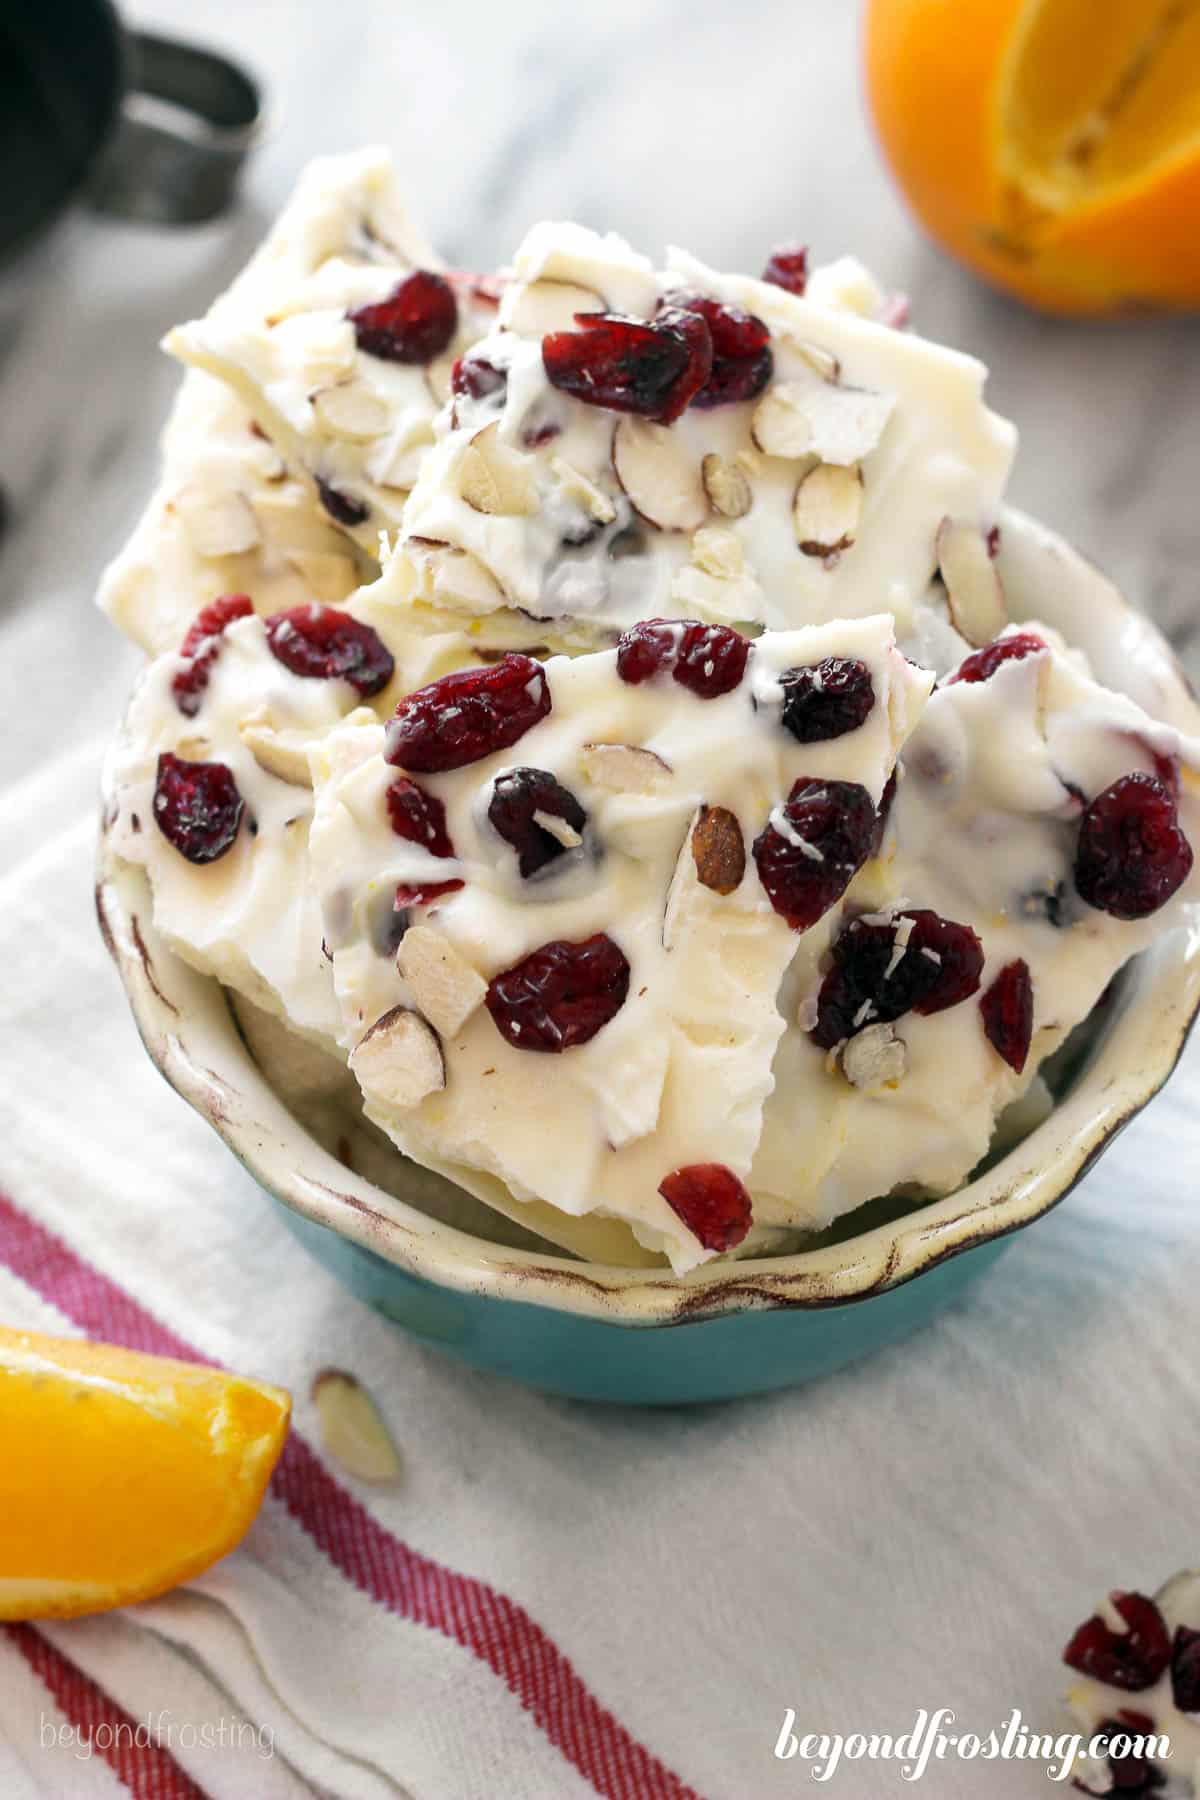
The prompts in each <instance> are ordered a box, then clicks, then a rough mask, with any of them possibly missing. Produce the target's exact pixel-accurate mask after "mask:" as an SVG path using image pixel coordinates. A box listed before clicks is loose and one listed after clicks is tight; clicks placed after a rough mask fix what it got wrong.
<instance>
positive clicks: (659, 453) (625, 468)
mask: <svg viewBox="0 0 1200 1800" xmlns="http://www.w3.org/2000/svg"><path fill="white" fill-rule="evenodd" d="M612 454H613V468H614V469H615V470H616V474H617V480H618V481H619V482H620V483H621V486H622V487H623V488H624V490H625V492H626V493H627V494H628V496H629V498H630V500H631V501H632V502H633V504H634V506H635V507H636V508H637V510H638V512H639V513H640V514H641V515H642V517H643V519H645V520H646V521H647V522H648V523H649V524H651V525H657V526H658V528H659V530H660V531H694V530H695V529H696V527H697V525H703V523H704V521H705V519H706V518H707V517H708V495H707V494H706V493H705V491H704V482H703V479H702V478H701V474H700V465H699V463H698V462H697V461H696V460H695V458H694V457H693V456H692V455H691V454H690V452H689V451H688V450H686V449H685V448H684V445H683V442H682V440H681V439H680V437H679V436H678V434H677V433H675V432H673V431H672V430H671V429H670V427H669V426H667V425H651V424H649V423H648V422H647V421H646V420H645V419H636V418H631V417H626V418H623V419H622V420H621V422H620V424H619V425H618V426H617V429H616V431H615V433H614V434H613V453H612Z"/></svg>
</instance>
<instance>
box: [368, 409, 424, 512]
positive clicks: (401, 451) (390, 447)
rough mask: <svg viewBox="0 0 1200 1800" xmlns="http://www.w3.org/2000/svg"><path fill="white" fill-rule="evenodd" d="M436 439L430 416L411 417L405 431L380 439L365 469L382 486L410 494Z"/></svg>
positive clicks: (369, 456) (375, 444)
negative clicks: (423, 417) (424, 417)
mask: <svg viewBox="0 0 1200 1800" xmlns="http://www.w3.org/2000/svg"><path fill="white" fill-rule="evenodd" d="M432 442H433V426H432V425H431V424H430V422H429V420H428V419H421V418H410V419H409V422H408V425H407V427H406V428H405V430H404V431H402V432H400V433H399V434H398V435H396V436H391V435H389V436H387V437H382V438H379V439H378V440H377V441H376V442H375V443H373V444H372V446H371V448H370V450H369V451H368V452H367V456H366V460H365V463H364V465H363V466H364V468H365V469H366V472H367V475H368V477H369V478H370V480H372V481H373V482H375V483H376V484H377V485H378V486H379V487H384V488H394V489H395V491H396V492H397V493H398V494H406V493H408V492H409V490H410V489H411V488H413V487H415V485H416V481H417V477H418V475H419V474H420V473H421V465H422V463H423V462H424V460H425V453H426V451H427V450H428V449H429V446H430V445H431V444H432Z"/></svg>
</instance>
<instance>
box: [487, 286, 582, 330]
mask: <svg viewBox="0 0 1200 1800" xmlns="http://www.w3.org/2000/svg"><path fill="white" fill-rule="evenodd" d="M603 311H604V301H603V299H602V298H601V296H600V295H599V294H598V293H597V292H596V291H595V289H594V288H586V287H580V286H578V284H577V283H575V282H573V281H548V280H542V281H531V282H530V283H529V284H528V285H527V286H526V287H523V288H519V289H518V290H517V292H516V294H515V295H514V298H513V303H512V307H511V309H510V312H509V316H508V327H509V330H510V331H517V332H520V334H521V335H522V337H536V338H540V337H545V336H546V333H547V332H549V331H573V330H574V329H575V314H576V313H589V312H603Z"/></svg>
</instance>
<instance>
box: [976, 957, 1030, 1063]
mask: <svg viewBox="0 0 1200 1800" xmlns="http://www.w3.org/2000/svg"><path fill="white" fill-rule="evenodd" d="M979 1010H980V1012H981V1013H982V1014H983V1029H984V1031H985V1032H986V1033H987V1040H988V1043H989V1044H991V1046H992V1048H993V1049H994V1050H995V1051H996V1053H997V1054H998V1055H999V1056H1002V1057H1003V1058H1004V1060H1005V1062H1006V1063H1007V1064H1008V1066H1009V1068H1010V1069H1015V1070H1016V1072H1017V1074H1018V1075H1019V1074H1020V1073H1021V1070H1022V1069H1023V1068H1024V1067H1025V1059H1026V1057H1027V1056H1028V1055H1029V1043H1030V1039H1031V1038H1032V1037H1033V977H1032V976H1031V975H1030V973H1029V964H1028V963H1027V962H1026V961H1025V960H1024V958H1023V957H1018V958H1017V960H1016V961H1015V962H1010V963H1005V965H1004V967H1003V968H1002V969H1001V971H1000V973H999V974H998V975H997V977H996V979H995V981H993V983H992V985H991V986H990V987H989V988H988V991H987V993H986V994H984V995H983V997H982V998H981V1000H980V1002H979Z"/></svg>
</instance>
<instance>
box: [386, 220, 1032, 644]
mask: <svg viewBox="0 0 1200 1800" xmlns="http://www.w3.org/2000/svg"><path fill="white" fill-rule="evenodd" d="M817 273H818V276H819V274H820V272H819V271H818V272H817ZM696 294H699V295H703V296H708V297H710V298H712V299H716V300H719V301H721V302H723V303H725V304H727V305H730V306H733V307H737V308H740V309H742V310H743V311H745V312H748V313H751V314H753V315H755V316H756V317H758V318H759V319H761V320H762V321H763V322H764V323H765V324H766V325H767V326H768V327H769V330H770V334H771V348H772V352H773V357H774V373H773V377H772V380H771V384H770V386H769V387H768V388H767V389H766V391H765V393H763V394H762V395H760V396H759V397H758V398H757V399H755V400H749V401H744V402H740V403H737V404H730V405H722V406H717V407H712V408H699V407H696V406H692V407H690V408H689V409H688V410H687V411H685V412H684V413H683V415H682V417H681V418H679V419H678V420H677V421H676V422H675V423H674V424H672V425H670V426H659V425H648V424H646V423H645V422H643V421H641V420H638V419H634V418H630V417H629V416H627V415H621V414H618V413H614V412H611V411H608V410H606V409H605V408H603V407H599V406H595V405H590V404H585V403H584V402H583V401H581V400H577V399H574V398H572V397H571V396H569V395H567V394H565V393H563V392H561V391H559V390H557V389H556V388H554V387H552V386H551V384H550V383H549V381H548V379H547V376H546V373H545V369H544V367H543V359H542V339H543V334H544V333H545V332H547V331H549V330H552V329H571V328H572V326H573V321H574V315H575V313H576V312H579V311H587V310H593V311H594V310H599V309H602V308H609V309H612V310H618V311H623V312H627V313H630V314H632V315H636V316H638V317H641V318H649V317H652V316H653V314H654V312H655V308H656V307H657V306H658V304H659V303H660V301H661V302H662V303H663V304H670V303H671V301H672V300H673V299H674V298H677V297H678V296H680V295H696ZM479 358H481V359H483V360H484V361H486V362H487V363H488V364H489V365H490V366H491V367H492V368H493V369H495V370H497V371H500V372H502V373H503V374H504V376H505V377H506V386H505V388H504V390H503V392H497V393H493V394H490V395H486V396H484V397H483V398H480V399H472V398H470V397H469V396H467V395H459V396H458V397H457V398H456V399H455V401H454V403H453V405H452V406H451V407H449V408H448V409H447V410H446V411H445V412H444V413H442V414H441V415H440V416H439V418H438V420H437V422H436V431H437V437H438V442H437V447H436V449H435V450H434V452H433V453H432V454H431V455H430V457H429V458H428V460H427V461H426V463H425V465H424V469H423V473H422V476H421V479H420V480H419V481H418V483H417V485H416V487H415V488H414V490H413V494H412V497H411V500H410V501H409V504H408V507H407V508H406V510H405V516H404V527H403V530H402V532H401V537H400V543H399V549H398V553H397V556H396V558H395V559H394V560H393V562H392V564H391V566H390V568H389V569H388V571H387V573H386V574H385V577H384V584H385V587H384V591H388V590H390V591H392V592H395V593H396V595H397V596H398V597H400V598H405V597H408V596H410V595H412V594H413V593H417V594H419V595H420V596H421V597H422V598H423V599H425V600H427V601H430V602H436V600H437V599H438V595H437V594H436V593H435V590H434V585H433V583H434V576H435V572H436V569H437V566H438V563H439V560H440V554H441V553H440V552H439V550H438V547H439V546H443V545H447V544H448V545H450V546H452V547H453V548H455V549H457V550H459V551H466V552H468V553H470V555H472V556H473V557H474V558H475V559H476V560H477V562H478V564H479V565H481V566H482V568H483V569H484V570H486V571H487V574H488V575H489V576H490V577H491V578H492V582H493V583H494V593H493V595H492V596H491V604H492V605H493V606H494V607H499V606H502V605H507V606H510V607H514V608H519V609H523V610H525V611H527V612H530V613H532V614H534V615H536V616H537V617H538V618H540V619H543V620H547V621H549V625H548V629H550V630H551V631H565V632H567V633H568V634H569V633H570V632H571V630H572V629H574V630H576V631H586V632H587V633H588V635H589V636H590V639H591V641H599V642H603V641H605V637H606V635H607V636H608V637H609V638H610V639H611V635H612V633H613V632H614V630H619V629H621V628H623V627H624V626H627V625H629V624H631V623H633V622H634V621H636V620H638V619H644V618H650V617H654V616H663V617H680V616H683V617H689V618H701V619H707V620H712V621H718V622H724V623H729V624H746V623H748V624H751V625H753V624H759V625H767V626H770V627H771V628H773V629H784V630H785V629H788V628H789V627H793V626H795V625H797V624H808V623H820V622H823V621H826V620H831V619H835V618H839V617H856V616H863V615H865V614H870V613H873V612H876V611H880V610H889V611H891V612H892V613H893V614H894V616H895V618H896V622H897V632H898V635H899V636H900V637H901V638H903V637H904V636H905V635H906V634H907V633H908V632H909V631H910V630H911V629H912V626H913V622H914V618H915V615H916V612H917V609H918V606H919V603H920V601H921V599H922V596H923V595H924V593H925V591H926V588H927V586H928V583H929V580H930V577H931V576H932V575H933V573H934V570H935V566H936V548H935V540H936V536H937V531H938V527H939V524H940V522H941V521H942V520H943V519H944V518H947V517H956V518H962V519H965V520H968V521H970V522H971V523H972V524H974V525H976V526H980V527H984V528H986V527H987V526H989V525H990V524H991V522H992V521H993V519H994V517H995V514H996V510H997V508H998V506H999V503H1000V499H1001V496H1002V493H1003V487H1004V482H1005V479H1006V477H1007V474H1008V468H1009V464H1010V461H1011V457H1012V452H1013V447H1014V442H1015V439H1014V434H1013V431H1012V428H1011V427H1010V426H1009V425H1008V424H1006V423H1005V422H1004V421H1003V420H1001V419H999V418H997V417H996V416H995V415H994V414H993V413H990V412H989V411H988V410H987V409H986V407H985V406H984V404H983V400H982V388H983V380H984V370H983V368H982V366H981V365H980V364H979V363H977V362H975V361H974V360H973V359H971V358H970V357H966V356H961V355H959V354H958V353H956V352H954V351H950V350H946V349H943V348H942V347H940V346H938V345H935V344H931V343H927V342H925V341H924V340H922V339H920V338H917V337H915V336H911V335H908V334H906V333H903V332H900V331H897V330H894V329H892V328H891V327H889V326H887V325H885V324H881V323H879V322H878V321H877V320H875V319H871V318H866V317H863V316H861V314H860V313H859V312H857V311H855V310H853V308H852V307H851V306H850V305H849V304H848V303H847V299H846V297H845V295H844V294H843V292H842V290H841V288H840V287H839V285H838V284H837V283H835V282H829V283H826V284H822V283H821V282H820V280H819V279H818V278H817V276H814V282H813V293H812V295H811V296H805V297H804V298H797V297H796V296H795V295H793V294H790V293H787V292H785V291H784V290H783V289H781V288H778V287H774V286H772V285H770V284H769V283H766V282H762V281H753V280H750V279H748V278H745V277H741V276H729V275H720V274H717V273H716V272H715V271H713V270H711V269H708V268H706V267H705V266H704V265H703V264H701V263H699V262H697V261H695V259H693V258H691V257H688V256H685V255H684V254H683V253H682V252H680V251H673V252H672V253H671V256H670V260H669V265H668V268H667V269H666V271H664V272H663V273H659V274H656V273H655V272H654V271H653V270H652V269H651V267H650V265H649V263H648V262H647V261H646V259H645V258H643V257H640V256H638V255H637V254H636V253H635V252H633V251H632V250H630V249H629V247H628V246H627V245H625V244H623V243H622V242H621V240H620V239H617V238H613V237H604V238H602V237H599V236H597V235H596V234H594V233H591V232H586V231H583V230H581V229H580V228H578V227H572V226H560V225H539V226H536V227H535V228H534V230H533V231H531V232H530V233H529V236H528V237H527V238H526V240H525V243H524V244H523V245H522V247H521V249H520V250H519V251H518V252H517V255H516V258H515V261H514V279H513V280H512V281H511V282H510V283H509V285H508V287H507V288H506V290H505V293H504V297H503V299H502V301H501V305H500V313H499V322H498V326H497V329H496V330H494V331H493V332H492V333H490V334H489V335H488V336H487V337H485V338H484V339H482V340H481V342H480V343H478V344H477V345H476V346H475V349H474V351H473V353H472V359H479ZM785 402H791V403H792V405H791V409H790V411H789V410H788V408H787V407H786V406H785ZM772 409H774V413H775V414H779V413H780V411H781V409H782V411H783V413H784V414H785V416H783V417H782V418H778V417H774V414H773V413H772ZM773 421H774V422H773ZM493 425H495V426H496V430H495V432H494V433H490V434H489V437H488V439H487V440H486V442H485V443H484V444H483V445H482V449H483V451H484V453H485V455H486V454H489V453H490V454H491V455H492V456H493V460H498V461H500V462H501V463H502V464H503V466H504V469H505V471H506V472H507V473H508V475H509V476H510V482H509V486H510V487H512V488H513V489H515V492H514V493H512V494H510V495H508V496H507V497H506V496H505V495H504V494H503V493H502V494H501V496H500V499H499V503H498V504H497V505H494V506H493V507H492V509H491V510H487V511H482V510H480V509H479V506H478V504H475V503H472V500H471V499H468V498H464V493H466V494H468V495H470V494H472V491H473V490H472V485H471V482H472V475H473V474H474V473H475V472H476V470H477V457H478V453H479V451H480V448H481V442H480V439H481V434H482V433H483V432H484V431H486V430H487V428H488V427H489V426H493ZM547 433H553V435H552V436H549V438H548V441H545V442H539V441H537V440H538V439H539V436H540V435H544V434H547ZM763 444H765V445H766V446H768V447H769V448H770V449H771V450H772V451H778V452H779V453H770V454H768V453H767V450H766V449H764V448H763V447H760V446H761V445H763ZM785 451H786V453H784V452H785ZM706 458H708V459H710V460H709V462H708V463H707V464H706V463H705V459H706ZM818 467H820V468H822V469H823V470H826V471H827V470H828V469H830V468H831V467H832V468H834V469H838V470H840V471H841V472H842V474H843V475H844V476H845V477H846V480H847V481H848V482H850V483H851V484H852V485H853V484H857V487H858V493H857V495H855V494H853V493H851V494H850V495H849V496H848V498H849V500H850V502H851V504H852V514H853V523H852V536H853V541H852V542H851V543H850V544H849V545H848V547H846V548H844V549H842V550H840V551H834V552H832V553H830V554H828V555H821V554H819V553H814V551H813V548H812V545H811V544H810V545H809V548H808V550H807V552H806V551H805V549H802V548H801V545H800V543H799V542H798V523H797V516H796V514H795V512H794V508H795V505H796V497H797V490H798V487H799V486H800V484H801V482H802V481H803V479H804V477H805V476H807V475H809V474H811V473H812V471H813V470H814V469H816V468H818ZM706 478H707V485H706ZM722 478H724V483H723V485H722ZM731 480H732V482H733V483H735V484H736V486H735V487H734V488H733V489H732V490H731V489H730V481H731ZM714 495H715V496H716V497H715V498H714ZM579 539H585V540H586V541H584V542H582V543H579V544H578V545H577V546H575V547H573V545H572V540H579ZM839 541H840V540H839ZM450 603H451V604H453V602H452V601H451V602H450ZM467 603H468V602H464V604H467ZM469 603H470V604H472V605H474V606H476V607H477V606H478V597H477V596H473V597H472V600H471V601H470V602H469Z"/></svg>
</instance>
